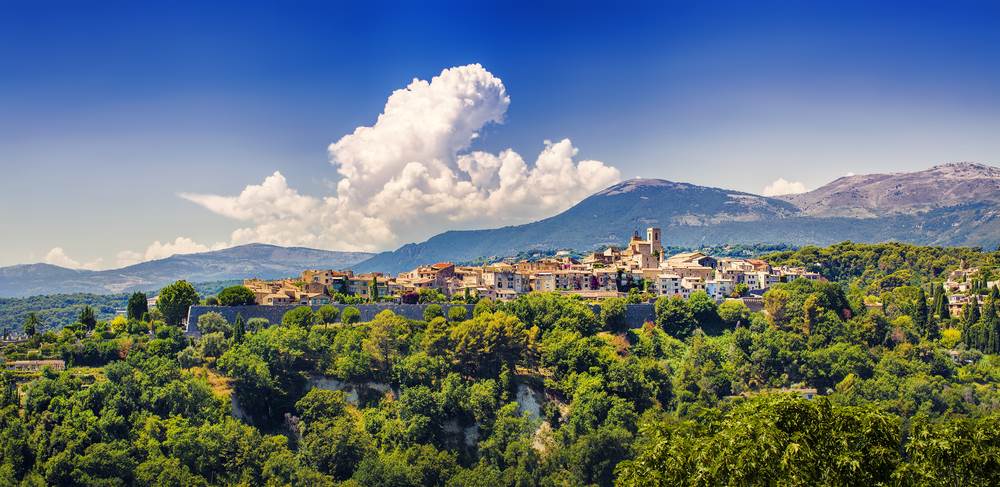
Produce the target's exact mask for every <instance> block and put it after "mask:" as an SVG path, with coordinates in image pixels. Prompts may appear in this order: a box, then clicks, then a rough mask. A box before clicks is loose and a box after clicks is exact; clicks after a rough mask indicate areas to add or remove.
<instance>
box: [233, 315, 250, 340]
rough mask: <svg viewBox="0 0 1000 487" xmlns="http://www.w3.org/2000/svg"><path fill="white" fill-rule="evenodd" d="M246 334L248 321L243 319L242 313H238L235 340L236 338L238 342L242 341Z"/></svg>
mask: <svg viewBox="0 0 1000 487" xmlns="http://www.w3.org/2000/svg"><path fill="white" fill-rule="evenodd" d="M246 335H247V324H246V321H244V320H243V315H242V314H240V313H236V322H235V323H233V340H235V341H236V343H242V342H243V339H244V338H245V337H246Z"/></svg>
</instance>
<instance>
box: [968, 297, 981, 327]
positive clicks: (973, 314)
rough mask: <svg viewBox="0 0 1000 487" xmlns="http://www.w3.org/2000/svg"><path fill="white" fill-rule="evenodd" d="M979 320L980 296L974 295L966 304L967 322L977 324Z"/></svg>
mask: <svg viewBox="0 0 1000 487" xmlns="http://www.w3.org/2000/svg"><path fill="white" fill-rule="evenodd" d="M978 322H979V298H977V297H975V296H972V299H970V300H969V303H968V304H966V305H965V324H966V326H968V325H975V324H976V323H978Z"/></svg>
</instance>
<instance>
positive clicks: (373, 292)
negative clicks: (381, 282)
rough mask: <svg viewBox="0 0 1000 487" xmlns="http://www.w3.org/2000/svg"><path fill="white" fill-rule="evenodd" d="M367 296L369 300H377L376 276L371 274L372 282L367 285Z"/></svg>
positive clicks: (375, 301)
mask: <svg viewBox="0 0 1000 487" xmlns="http://www.w3.org/2000/svg"><path fill="white" fill-rule="evenodd" d="M368 297H369V298H370V299H371V302H373V303H377V302H378V276H375V275H372V282H371V284H369V285H368Z"/></svg>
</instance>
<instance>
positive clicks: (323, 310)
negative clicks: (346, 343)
mask: <svg viewBox="0 0 1000 487" xmlns="http://www.w3.org/2000/svg"><path fill="white" fill-rule="evenodd" d="M339 317H340V310H339V309H337V307H336V306H334V305H332V304H325V305H323V306H320V307H319V309H318V310H316V322H317V323H321V324H324V325H329V324H333V323H336V322H337V318H339Z"/></svg>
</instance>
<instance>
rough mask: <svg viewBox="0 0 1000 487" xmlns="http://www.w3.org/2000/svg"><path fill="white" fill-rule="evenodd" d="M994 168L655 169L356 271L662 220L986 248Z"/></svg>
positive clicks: (999, 231)
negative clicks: (547, 211)
mask: <svg viewBox="0 0 1000 487" xmlns="http://www.w3.org/2000/svg"><path fill="white" fill-rule="evenodd" d="M998 216H1000V169H998V168H996V167H993V166H987V165H984V164H976V163H967V162H960V163H950V164H943V165H940V166H935V167H932V168H930V169H927V170H924V171H917V172H910V173H890V174H869V175H859V176H845V177H842V178H839V179H837V180H835V181H833V182H831V183H829V184H827V185H824V186H822V187H820V188H818V189H816V190H813V191H810V192H807V193H803V194H797V195H788V196H780V197H774V198H769V197H765V196H759V195H755V194H750V193H744V192H739V191H731V190H726V189H720V188H711V187H705V186H696V185H693V184H687V183H677V182H671V181H665V180H661V179H632V180H628V181H624V182H621V183H618V184H616V185H614V186H611V187H610V188H607V189H605V190H603V191H601V192H599V193H596V194H594V195H592V196H590V197H588V198H586V199H584V200H583V201H581V202H580V203H578V204H577V205H575V206H573V207H571V208H570V209H568V210H566V211H564V212H562V213H560V214H558V215H556V216H553V217H551V218H546V219H544V220H540V221H537V222H534V223H528V224H525V225H516V226H508V227H503V228H497V229H488V230H471V231H451V232H445V233H442V234H439V235H436V236H434V237H432V238H430V239H428V240H427V241H425V242H421V243H417V244H407V245H404V246H402V247H400V248H399V249H397V250H395V251H392V252H382V253H380V254H377V255H375V256H374V257H372V258H371V259H369V260H366V261H365V262H363V263H361V264H359V265H358V266H356V270H359V271H371V270H378V271H384V272H393V273H395V272H399V271H401V270H406V269H411V268H413V267H414V266H416V265H419V264H422V263H427V262H436V261H456V262H461V261H468V260H473V259H477V258H480V257H484V256H505V255H510V254H512V253H515V252H518V251H525V250H531V249H546V250H548V249H560V248H572V249H576V250H589V249H596V248H599V247H601V246H604V245H622V244H624V243H625V242H626V241H627V240H628V239H629V237H630V236H631V234H632V232H634V231H637V230H638V231H640V232H641V231H642V230H643V229H644V228H646V227H648V226H658V227H660V228H662V229H663V238H664V245H675V246H682V247H698V246H702V245H717V244H727V243H729V244H753V243H785V244H792V245H808V244H815V245H828V244H831V243H835V242H841V241H844V240H853V241H858V242H879V241H889V240H898V241H905V242H912V243H917V244H927V245H971V246H982V247H989V248H994V247H996V246H997V244H998V243H1000V219H998Z"/></svg>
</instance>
